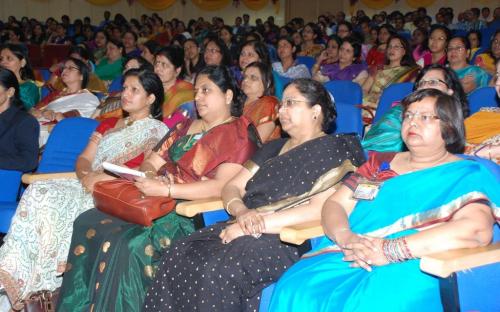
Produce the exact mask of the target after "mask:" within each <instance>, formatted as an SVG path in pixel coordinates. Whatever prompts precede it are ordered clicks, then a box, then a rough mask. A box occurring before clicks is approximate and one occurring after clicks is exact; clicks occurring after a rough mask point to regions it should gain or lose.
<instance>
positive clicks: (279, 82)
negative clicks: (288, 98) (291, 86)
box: [273, 70, 292, 100]
mask: <svg viewBox="0 0 500 312" xmlns="http://www.w3.org/2000/svg"><path fill="white" fill-rule="evenodd" d="M273 79H274V95H275V96H276V97H277V98H278V100H281V98H282V97H283V90H284V89H285V86H286V85H287V84H288V83H289V82H290V81H292V79H291V78H287V77H283V76H281V75H279V74H278V73H277V72H275V71H274V70H273Z"/></svg>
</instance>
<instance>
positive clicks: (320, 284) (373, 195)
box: [270, 89, 500, 311]
mask: <svg viewBox="0 0 500 312" xmlns="http://www.w3.org/2000/svg"><path fill="white" fill-rule="evenodd" d="M402 106H403V116H404V117H403V126H402V131H401V133H402V136H403V140H404V141H405V143H406V145H407V146H408V149H409V152H403V153H385V154H384V153H381V154H378V153H374V154H372V155H371V157H370V159H369V160H368V162H367V163H366V164H365V165H363V166H362V167H360V168H359V169H358V171H357V172H356V173H355V174H353V175H351V176H350V177H349V178H348V179H346V181H345V182H344V185H343V186H342V187H341V188H340V189H339V190H338V191H337V192H336V193H334V194H333V195H332V196H331V197H330V198H329V199H328V200H327V201H326V202H325V205H324V206H323V212H322V219H323V227H324V229H325V233H326V235H327V237H325V238H324V239H323V240H322V242H321V243H320V246H319V247H318V248H317V249H316V250H314V251H312V252H311V253H309V254H307V255H305V257H304V259H302V260H301V261H299V262H298V263H296V264H295V265H293V266H292V267H291V268H290V269H289V270H288V271H287V272H286V273H285V274H284V275H283V276H282V277H281V279H280V280H279V281H278V284H277V286H276V288H275V292H274V294H273V298H272V301H271V308H270V310H271V311H306V310H307V311H407V310H412V309H415V307H416V306H417V305H423V304H425V310H426V311H441V310H442V305H441V301H440V296H439V282H438V279H437V278H435V277H432V276H430V275H427V274H425V273H423V272H421V271H420V269H419V264H420V261H419V258H421V257H422V256H424V255H427V254H432V253H436V252H440V251H444V250H449V249H457V248H472V247H477V246H484V245H487V244H488V243H489V242H490V240H491V238H492V229H493V223H494V222H495V219H496V220H500V209H499V203H500V196H499V194H498V188H499V186H500V185H499V180H498V177H494V176H493V175H492V174H491V173H490V172H489V171H488V170H487V169H486V168H484V167H483V166H482V165H481V164H479V163H477V162H475V161H471V160H462V159H460V158H458V157H456V156H454V155H453V153H458V152H461V151H462V150H463V148H464V142H465V139H464V130H463V129H464V127H463V117H462V112H461V110H460V103H459V101H458V100H457V99H456V98H455V97H451V96H449V95H445V94H444V93H442V92H440V91H437V90H432V89H428V90H421V91H417V92H415V93H413V94H412V95H410V96H409V97H407V98H406V99H405V100H404V101H403V103H402ZM372 190H378V193H377V192H373V191H372ZM297 285H300V291H297Z"/></svg>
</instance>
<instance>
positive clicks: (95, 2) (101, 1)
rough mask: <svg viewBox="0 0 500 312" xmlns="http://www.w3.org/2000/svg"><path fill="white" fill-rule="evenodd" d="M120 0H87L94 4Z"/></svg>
mask: <svg viewBox="0 0 500 312" xmlns="http://www.w3.org/2000/svg"><path fill="white" fill-rule="evenodd" d="M119 1H120V0H87V2H90V3H92V4H94V5H111V4H115V3H117V2H119Z"/></svg>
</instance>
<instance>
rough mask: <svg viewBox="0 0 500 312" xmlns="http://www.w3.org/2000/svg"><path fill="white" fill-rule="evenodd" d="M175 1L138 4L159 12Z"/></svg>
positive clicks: (142, 0) (148, 1)
mask: <svg viewBox="0 0 500 312" xmlns="http://www.w3.org/2000/svg"><path fill="white" fill-rule="evenodd" d="M175 1H176V0H139V3H140V4H142V5H143V6H144V7H145V8H147V9H150V10H154V11H161V10H165V9H167V8H169V7H170V6H172V4H174V3H175Z"/></svg>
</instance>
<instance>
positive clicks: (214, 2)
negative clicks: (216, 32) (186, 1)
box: [191, 0, 231, 11]
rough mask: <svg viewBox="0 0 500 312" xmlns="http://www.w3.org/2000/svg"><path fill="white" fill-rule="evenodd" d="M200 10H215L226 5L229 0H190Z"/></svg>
mask: <svg viewBox="0 0 500 312" xmlns="http://www.w3.org/2000/svg"><path fill="white" fill-rule="evenodd" d="M191 1H193V3H194V4H195V5H196V6H197V7H199V8H200V9H202V10H205V11H215V10H220V9H222V8H224V7H226V6H227V5H228V4H229V3H230V2H231V0H191Z"/></svg>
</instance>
